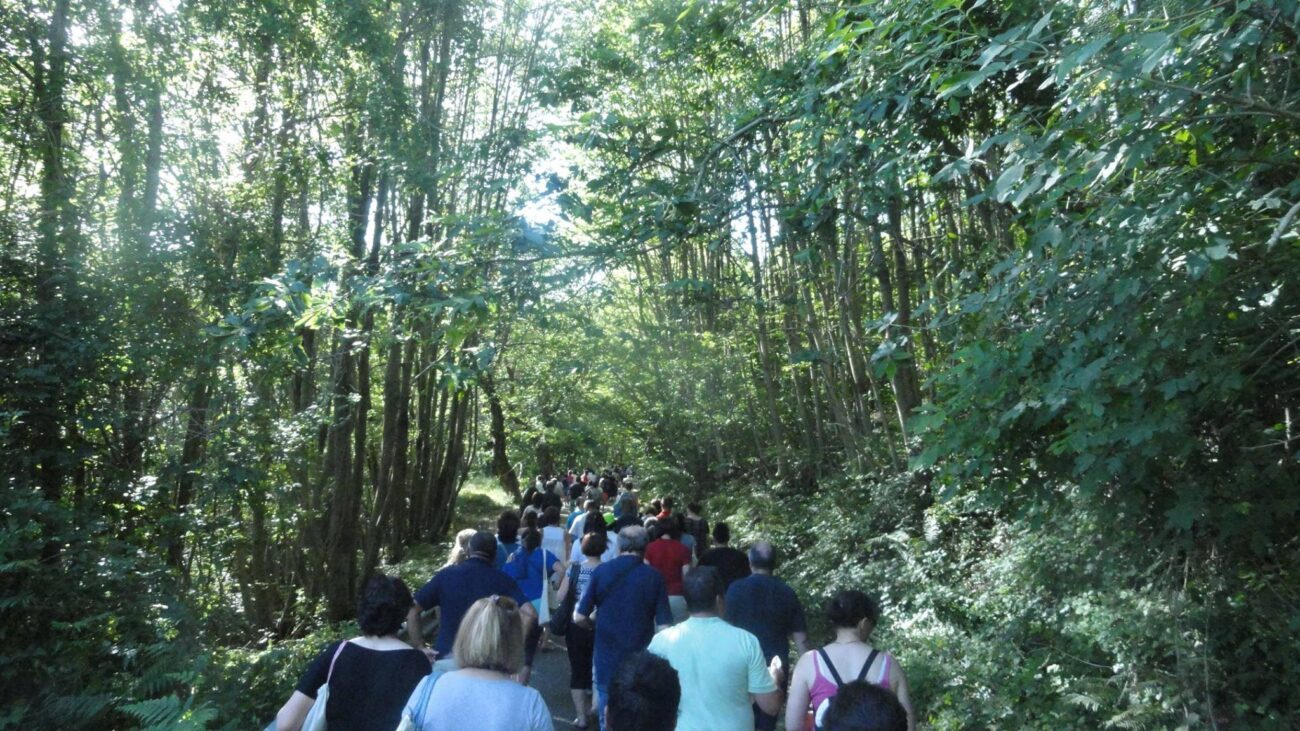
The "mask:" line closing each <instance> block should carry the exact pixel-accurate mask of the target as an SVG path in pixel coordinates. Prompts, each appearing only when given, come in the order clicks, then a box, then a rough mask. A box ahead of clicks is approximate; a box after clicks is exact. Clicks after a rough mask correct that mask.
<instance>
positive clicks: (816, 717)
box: [807, 647, 880, 731]
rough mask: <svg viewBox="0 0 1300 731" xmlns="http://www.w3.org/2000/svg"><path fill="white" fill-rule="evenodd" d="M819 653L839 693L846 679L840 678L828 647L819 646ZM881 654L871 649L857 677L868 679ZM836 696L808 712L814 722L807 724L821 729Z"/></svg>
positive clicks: (818, 730) (818, 729)
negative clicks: (872, 664)
mask: <svg viewBox="0 0 1300 731" xmlns="http://www.w3.org/2000/svg"><path fill="white" fill-rule="evenodd" d="M817 654H818V655H820V656H821V659H822V664H823V665H825V666H826V669H827V670H829V671H830V673H831V679H832V680H834V681H835V692H836V693H838V692H839V689H840V688H843V687H844V681H843V680H841V679H840V674H839V672H838V671H836V670H835V666H834V665H832V664H831V657H830V655H827V654H826V648H824V647H823V648H819V649H818V650H817ZM879 654H880V650H877V649H875V648H872V649H871V654H870V655H867V661H866V662H865V663H863V665H862V669H861V670H859V671H858V677H857V679H858V680H866V679H867V671H868V670H870V669H871V663H873V662H875V661H876V655H879ZM834 698H835V696H831V697H830V698H826V699H825V700H823V701H822V702H821V703H819V704H818V705H817V707H816V708H814V709H812V710H810V711H809V712H808V715H809V716H810V719H809V720H810V721H812V723H810V724H807V727H810V728H813V729H816V730H817V731H820V730H821V728H822V722H823V720H824V719H825V718H826V709H828V708H830V707H831V700H833V699H834Z"/></svg>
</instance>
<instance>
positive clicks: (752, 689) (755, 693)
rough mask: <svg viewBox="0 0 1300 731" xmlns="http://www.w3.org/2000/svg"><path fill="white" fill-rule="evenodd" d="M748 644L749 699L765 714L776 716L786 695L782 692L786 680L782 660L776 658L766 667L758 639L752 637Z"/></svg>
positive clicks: (749, 638)
mask: <svg viewBox="0 0 1300 731" xmlns="http://www.w3.org/2000/svg"><path fill="white" fill-rule="evenodd" d="M747 644H748V645H749V671H748V675H749V697H750V699H751V700H752V701H753V702H754V703H755V704H756V705H757V706H758V707H759V709H760V710H762V711H763V713H766V714H767V715H769V716H775V715H776V714H778V713H780V712H781V701H782V700H784V697H783V696H784V695H785V694H784V693H782V692H781V685H782V681H784V680H785V668H783V667H782V664H783V663H782V660H781V658H780V657H774V658H772V662H770V663H768V664H767V665H764V664H763V658H764V655H763V651H762V649H760V648H759V645H758V638H757V637H754V636H753V635H750V636H749V637H748V638H747Z"/></svg>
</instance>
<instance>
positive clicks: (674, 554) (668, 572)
mask: <svg viewBox="0 0 1300 731" xmlns="http://www.w3.org/2000/svg"><path fill="white" fill-rule="evenodd" d="M656 526H657V529H655V530H652V531H651V535H654V534H656V533H657V534H658V537H657V538H655V539H654V540H652V541H650V545H648V546H646V549H645V562H646V563H648V564H650V565H651V566H653V567H654V569H655V571H658V572H659V575H660V576H662V577H663V579H664V588H666V589H667V590H668V607H669V608H670V609H672V611H673V624H679V623H681V622H685V621H686V618H687V617H688V616H690V614H689V612H687V610H686V596H685V593H684V590H683V588H682V580H683V579H685V578H686V574H688V573H690V570H691V565H692V564H691V550H690V549H689V548H687V547H686V546H685V545H684V544H683V543H682V527H681V524H680V523H678V522H677V521H676V520H674V519H673V518H671V517H668V518H663V519H660V520H659V521H658V523H657V524H656Z"/></svg>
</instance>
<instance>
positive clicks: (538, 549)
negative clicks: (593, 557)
mask: <svg viewBox="0 0 1300 731" xmlns="http://www.w3.org/2000/svg"><path fill="white" fill-rule="evenodd" d="M519 543H520V546H519V550H518V551H516V552H515V555H513V556H511V557H510V560H509V561H507V562H506V568H505V572H506V573H507V574H509V575H510V576H511V577H513V578H514V580H515V581H517V582H519V590H520V591H522V592H523V594H524V599H526V600H528V601H529V602H530V603H531V604H532V605H533V608H534V609H536V610H537V616H538V617H539V618H540V621H538V622H535V623H533V626H532V628H531V629H529V631H528V638H527V639H526V640H525V642H524V668H523V670H521V671H520V672H519V682H521V683H523V684H524V685H528V678H529V677H530V676H531V675H532V673H533V657H534V656H535V655H536V654H537V645H538V644H539V643H540V642H541V640H542V627H543V626H544V625H545V624H546V623H547V621H548V620H549V619H550V616H551V614H550V606H549V605H548V601H549V600H548V598H547V593H546V588H547V586H549V585H550V582H551V577H552V575H555V574H557V573H558V572H560V571H562V570H563V568H564V564H563V562H562V561H561V559H560V557H559V556H556V555H555V554H553V553H551V552H550V551H548V550H546V549H545V548H542V532H541V531H540V530H538V529H536V528H532V527H529V528H524V529H523V531H522V532H520V534H519Z"/></svg>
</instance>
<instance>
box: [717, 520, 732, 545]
mask: <svg viewBox="0 0 1300 731" xmlns="http://www.w3.org/2000/svg"><path fill="white" fill-rule="evenodd" d="M713 540H715V541H717V542H718V543H727V542H729V541H730V540H731V526H729V525H727V524H726V523H714V524H713Z"/></svg>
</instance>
